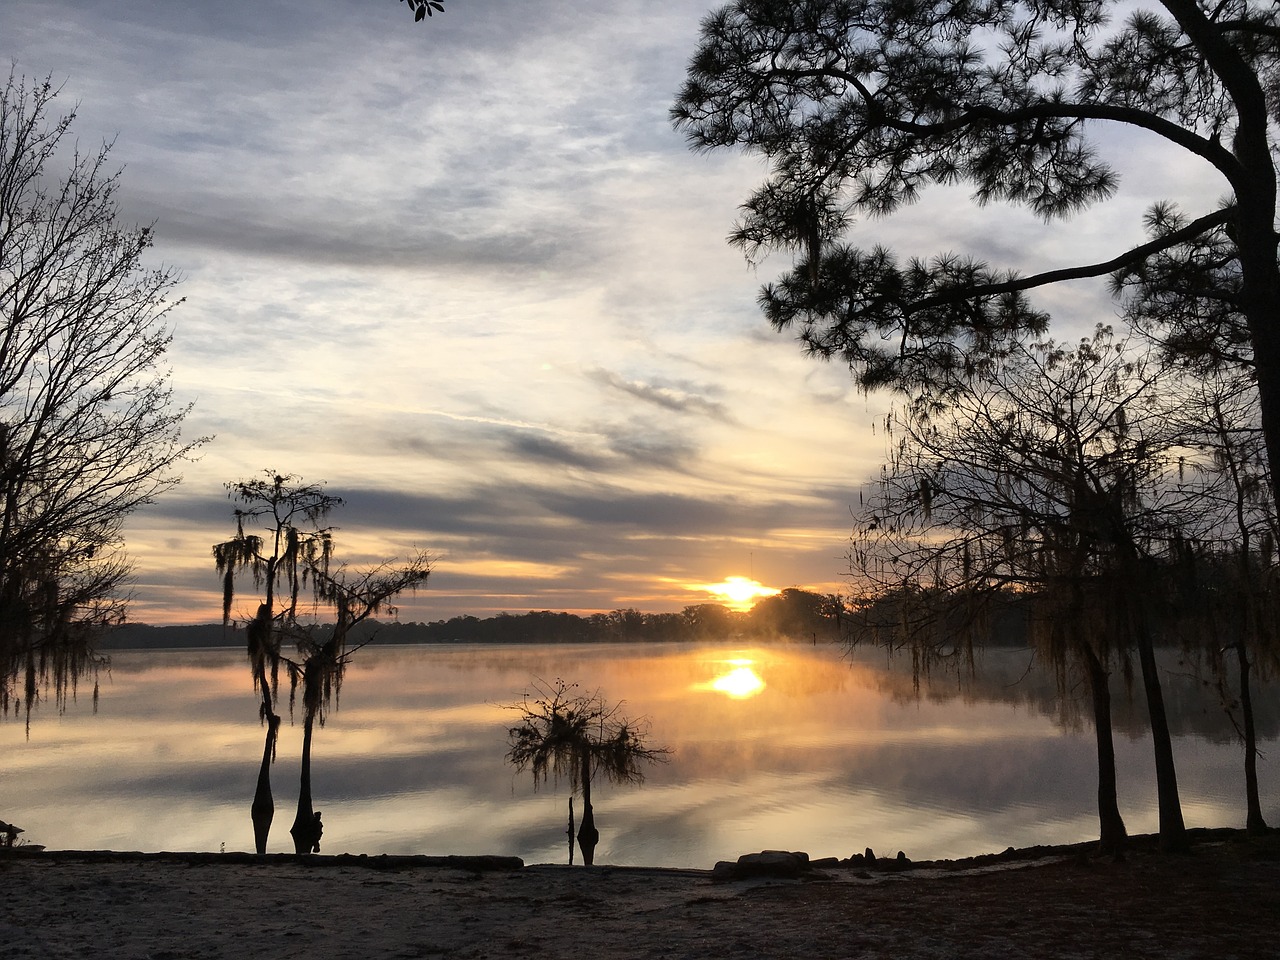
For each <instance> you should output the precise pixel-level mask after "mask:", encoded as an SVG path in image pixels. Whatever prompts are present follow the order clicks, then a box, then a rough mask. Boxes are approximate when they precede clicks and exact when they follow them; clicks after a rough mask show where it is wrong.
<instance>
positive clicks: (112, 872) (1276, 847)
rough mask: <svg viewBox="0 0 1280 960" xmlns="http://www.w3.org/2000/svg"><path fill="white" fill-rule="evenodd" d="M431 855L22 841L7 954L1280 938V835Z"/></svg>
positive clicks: (490, 953)
mask: <svg viewBox="0 0 1280 960" xmlns="http://www.w3.org/2000/svg"><path fill="white" fill-rule="evenodd" d="M477 866H488V867H492V866H494V864H493V863H487V864H486V863H483V862H482V863H476V862H473V861H465V860H458V861H456V862H451V861H441V860H435V861H428V860H426V859H425V858H416V859H415V858H381V857H370V858H352V857H311V858H306V859H303V860H299V859H297V858H293V857H286V856H272V857H269V858H266V859H265V860H262V861H258V860H256V859H255V858H252V857H250V856H246V855H230V854H228V855H225V856H220V855H217V854H204V855H181V854H161V855H140V854H133V855H127V854H76V853H67V852H59V853H45V854H32V855H21V856H0V885H2V886H0V889H2V890H3V896H2V898H0V900H2V902H0V956H4V957H5V958H9V960H27V958H33V960H34V958H40V960H51V958H64V957H65V958H77V960H80V958H87V957H111V958H120V960H142V958H148V960H178V958H184V960H185V958H191V960H195V958H200V960H220V958H227V960H232V958H234V960H243V958H246V957H270V958H294V957H296V958H310V960H328V958H364V957H370V958H378V960H397V958H413V957H468V958H469V957H475V958H485V957H503V958H506V957H538V958H550V960H555V958H562V957H563V958H568V957H574V958H592V957H607V958H624V960H627V958H655V960H656V958H666V960H677V958H699V960H701V958H707V957H735V958H736V957H742V958H747V957H750V958H756V957H778V958H815V957H892V958H895V960H914V958H926V957H927V958H942V957H958V958H967V957H974V958H978V957H982V958H991V960H1000V958H1014V957H1017V958H1027V957H1034V958H1049V960H1053V958H1071V960H1078V958H1086V957H1125V958H1147V957H1150V958H1161V960H1170V958H1175V960H1176V958H1194V957H1205V958H1210V957H1211V958H1213V960H1228V958H1263V957H1266V958H1275V957H1278V956H1280V836H1278V835H1276V834H1274V833H1273V834H1271V835H1269V836H1268V837H1264V838H1262V840H1246V839H1245V838H1243V837H1242V836H1241V835H1239V834H1235V833H1228V834H1224V833H1223V832H1222V831H1217V832H1215V834H1214V835H1213V836H1212V837H1206V838H1204V839H1202V840H1201V841H1200V842H1198V843H1197V845H1196V846H1195V848H1194V849H1193V852H1192V853H1190V854H1184V855H1178V856H1169V855H1161V854H1158V853H1156V852H1155V851H1154V849H1153V848H1152V847H1151V845H1150V844H1144V845H1140V848H1139V849H1138V850H1136V851H1134V852H1133V853H1131V854H1130V856H1129V857H1128V858H1126V860H1124V861H1123V862H1115V861H1113V860H1111V859H1108V858H1099V857H1096V856H1091V855H1088V854H1087V853H1085V852H1083V851H1081V850H1080V849H1070V850H1040V851H1034V852H1028V853H1027V855H1025V856H1023V857H1020V858H1013V859H999V858H996V859H994V860H993V861H991V862H988V863H973V862H969V863H963V862H962V863H957V864H933V865H930V866H928V867H925V868H920V869H911V870H904V871H895V872H885V873H881V872H878V871H871V870H866V869H862V868H855V867H836V868H831V869H822V870H817V871H814V872H813V873H811V874H809V875H807V877H806V879H801V880H776V879H759V878H756V879H740V880H734V881H730V882H716V881H714V880H713V879H712V877H711V874H710V872H702V871H687V870H682V871H675V870H647V869H635V868H609V867H593V868H582V867H575V868H569V867H562V866H527V867H523V868H516V869H511V868H501V864H498V866H499V867H500V868H499V869H475V868H474V867H477Z"/></svg>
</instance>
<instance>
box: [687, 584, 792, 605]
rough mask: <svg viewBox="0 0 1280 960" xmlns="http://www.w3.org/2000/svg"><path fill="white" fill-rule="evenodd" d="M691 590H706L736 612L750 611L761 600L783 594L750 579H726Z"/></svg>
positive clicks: (694, 587)
mask: <svg viewBox="0 0 1280 960" xmlns="http://www.w3.org/2000/svg"><path fill="white" fill-rule="evenodd" d="M691 589H694V590H705V591H707V593H709V594H711V595H712V596H713V597H715V598H716V599H717V600H719V601H720V602H721V603H724V604H725V605H727V606H730V607H732V608H734V609H735V610H748V609H750V607H751V606H752V604H754V603H755V602H756V601H757V600H759V599H760V598H762V597H773V596H777V595H778V594H779V593H781V592H782V591H780V590H776V589H774V588H773V587H766V586H765V585H764V584H762V583H761V582H760V581H759V580H752V579H750V578H749V577H725V578H724V581H723V582H721V583H702V584H696V585H694V586H693V587H691Z"/></svg>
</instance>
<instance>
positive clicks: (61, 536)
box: [0, 73, 203, 722]
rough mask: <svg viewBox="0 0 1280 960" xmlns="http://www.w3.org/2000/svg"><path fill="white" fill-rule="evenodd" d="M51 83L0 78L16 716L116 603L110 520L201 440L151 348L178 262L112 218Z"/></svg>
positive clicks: (70, 674) (109, 187) (2, 462)
mask: <svg viewBox="0 0 1280 960" xmlns="http://www.w3.org/2000/svg"><path fill="white" fill-rule="evenodd" d="M58 93H59V91H58V90H57V89H56V88H54V87H53V85H52V84H51V83H50V81H49V80H47V79H46V80H44V81H42V82H28V81H27V80H25V79H23V78H18V77H16V76H15V74H14V73H10V75H9V78H8V81H7V83H6V84H5V86H4V88H3V91H2V92H0V704H2V705H3V707H4V709H5V710H6V712H7V710H8V709H9V707H10V703H11V698H13V697H14V695H15V692H16V690H17V688H18V686H19V684H20V685H21V694H20V696H21V697H22V698H23V699H25V701H26V709H27V718H28V722H29V721H30V711H31V707H32V704H33V703H34V702H35V701H36V700H37V699H38V697H39V695H40V693H41V691H42V690H47V689H48V688H49V686H52V688H53V690H54V696H55V700H56V702H57V703H58V704H59V705H61V704H63V703H65V698H66V697H67V696H68V695H69V694H71V693H73V692H74V690H75V686H76V682H77V679H78V678H79V677H80V676H81V675H82V673H83V672H84V671H85V670H86V669H90V668H92V666H93V665H94V663H95V659H94V653H93V651H94V640H95V638H96V637H97V636H98V635H99V634H100V632H101V631H102V630H103V629H104V628H106V627H107V626H108V625H111V624H114V623H118V622H120V621H121V620H122V619H123V618H124V614H125V608H126V601H127V595H126V587H127V584H128V582H129V578H130V574H131V566H130V564H129V563H128V562H127V560H126V559H125V558H124V556H123V554H122V552H121V544H122V536H121V527H122V523H123V521H124V519H125V518H126V517H127V516H128V515H129V514H130V513H131V512H132V511H134V510H136V509H137V508H138V507H140V506H142V505H144V504H147V503H150V502H151V501H152V500H153V499H154V498H155V497H156V496H157V495H158V494H160V493H161V492H163V491H164V490H166V489H168V488H169V487H170V486H172V485H173V484H175V483H177V482H178V477H177V476H176V475H175V474H174V472H173V470H174V467H175V466H176V465H177V464H178V463H179V462H180V461H182V460H183V459H186V458H187V457H188V456H189V454H190V453H191V452H192V451H193V449H194V448H195V447H196V446H198V445H199V444H200V443H201V442H203V441H199V440H197V441H195V442H192V443H184V442H183V441H182V440H181V439H180V427H181V424H182V421H183V418H184V417H185V416H186V414H187V412H188V409H189V408H188V407H183V406H178V405H175V403H174V401H173V395H172V390H171V388H170V386H169V383H168V371H167V370H166V369H165V368H164V367H163V366H162V361H163V357H164V354H165V351H166V350H167V348H168V346H169V343H170V338H171V334H170V331H169V328H168V327H167V326H166V318H167V316H168V314H169V311H170V310H171V309H172V308H173V306H175V302H174V301H171V300H170V295H171V293H172V290H173V287H174V286H175V284H176V283H177V280H178V278H177V275H176V274H175V273H174V271H172V270H170V269H167V268H160V269H148V268H147V267H145V266H144V264H143V259H144V255H145V254H146V251H147V250H148V249H149V248H150V247H151V244H152V239H153V231H152V228H151V227H150V226H136V227H127V226H123V225H121V224H120V223H118V222H117V221H118V212H119V211H118V206H117V202H116V191H117V190H118V188H119V178H120V174H119V172H118V171H112V170H110V169H109V167H108V154H109V151H110V144H105V145H103V146H101V147H100V148H98V149H97V150H96V151H93V152H90V153H81V152H80V149H79V147H78V146H77V145H75V144H74V143H72V142H70V141H69V140H68V132H69V130H70V128H71V125H72V123H73V121H74V120H75V111H74V110H72V111H69V112H67V113H65V114H63V115H62V116H53V115H51V111H52V110H53V108H54V101H55V99H56V98H57V96H58ZM59 164H63V165H64V166H63V169H62V172H61V173H59V172H58V170H57V169H56V168H57V166H58V165H59ZM179 302H180V301H179ZM95 694H96V687H95Z"/></svg>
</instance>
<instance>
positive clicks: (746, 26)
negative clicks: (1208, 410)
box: [671, 0, 1280, 478]
mask: <svg viewBox="0 0 1280 960" xmlns="http://www.w3.org/2000/svg"><path fill="white" fill-rule="evenodd" d="M1155 7H1156V10H1155V11H1153V10H1151V9H1134V8H1133V7H1132V5H1130V4H1127V3H1124V2H1123V0H1045V2H1039V0H1037V2H1031V0H999V2H991V3H930V2H924V3H921V2H916V0H809V2H805V3H767V2H760V0H737V2H734V3H731V4H729V5H727V6H725V7H723V8H721V9H719V10H718V11H716V12H715V13H713V14H711V15H710V16H708V17H707V18H706V19H705V20H704V21H703V24H702V34H701V42H700V44H699V46H698V48H697V51H696V52H695V53H694V56H693V58H692V59H691V61H690V64H689V69H688V74H687V79H686V82H685V84H684V87H683V88H682V90H681V92H680V94H679V96H678V98H677V100H676V102H675V105H674V107H673V109H672V114H671V115H672V119H673V121H674V122H675V123H676V125H677V126H678V127H679V128H680V129H682V130H683V131H684V132H685V133H686V135H687V137H688V140H689V142H690V144H691V146H692V147H694V148H695V149H712V148H717V147H728V146H740V147H743V148H745V149H746V150H748V151H750V152H753V153H756V154H759V155H760V156H762V157H764V158H766V159H767V161H768V164H769V175H768V179H767V180H766V182H765V183H764V184H763V185H762V186H761V187H760V188H759V189H757V190H756V191H755V193H754V194H753V195H752V196H751V197H750V198H749V199H748V200H747V201H746V203H745V204H744V206H743V210H744V214H743V217H742V220H741V222H740V223H739V224H738V225H737V226H736V228H735V229H734V231H733V233H732V235H731V239H732V242H734V243H735V244H737V245H739V246H740V247H742V248H743V249H744V250H745V251H746V252H747V254H748V255H749V256H752V257H754V256H757V255H759V254H764V253H768V252H770V251H789V252H791V253H792V254H793V256H794V258H795V259H794V264H793V268H792V269H791V270H790V271H789V272H788V273H786V274H785V275H784V276H783V277H781V278H780V279H779V280H778V282H776V283H774V284H770V285H768V286H766V287H765V288H764V289H763V291H762V292H761V295H760V303H761V305H762V307H763V309H764V312H765V314H766V316H767V317H768V318H769V320H770V321H771V322H772V323H773V324H774V325H775V326H776V327H777V328H779V329H786V328H791V327H796V328H798V330H799V334H800V339H801V340H802V341H803V342H804V344H805V345H806V347H807V348H808V349H809V350H810V351H812V352H814V353H816V354H818V355H820V356H823V357H833V358H839V359H841V360H843V361H845V362H847V363H848V364H849V365H850V367H851V369H852V370H853V371H854V372H855V373H856V374H857V376H858V378H859V380H860V382H861V383H862V384H863V385H864V386H867V387H876V386H881V385H886V384H896V385H912V384H919V383H927V382H929V381H930V380H931V379H932V378H933V377H934V376H935V375H936V374H937V373H938V372H939V371H942V372H946V371H953V370H958V369H959V370H963V369H965V368H966V366H968V365H970V364H971V363H972V361H973V359H974V358H975V357H977V356H980V355H982V354H985V353H988V352H992V351H996V352H998V351H999V350H1000V349H1001V348H1002V346H1003V345H1004V344H1005V343H1006V342H1007V339H1008V337H1009V335H1010V334H1011V333H1012V332H1014V331H1020V330H1030V331H1042V330H1043V329H1044V325H1045V323H1046V322H1047V318H1046V317H1045V316H1044V314H1042V313H1040V312H1038V311H1036V310H1035V309H1033V308H1032V307H1031V305H1030V304H1029V302H1028V301H1027V300H1026V298H1025V294H1026V292H1027V291H1030V290H1033V289H1036V288H1039V287H1043V286H1047V285H1050V284H1058V283H1063V282H1068V281H1072V280H1077V279H1083V278H1089V277H1104V276H1107V275H1109V274H1114V273H1119V274H1120V275H1121V280H1120V282H1121V283H1122V284H1128V283H1135V284H1138V285H1142V284H1144V283H1148V282H1149V283H1151V284H1152V285H1154V289H1156V290H1157V291H1161V292H1163V293H1166V294H1167V295H1168V299H1170V300H1174V301H1180V300H1182V299H1183V298H1184V297H1185V296H1186V295H1188V293H1193V295H1194V297H1195V299H1196V300H1197V302H1198V303H1200V304H1201V305H1203V304H1206V303H1208V302H1210V301H1215V300H1216V301H1217V302H1218V303H1219V304H1220V305H1221V306H1220V309H1217V310H1214V311H1211V312H1210V313H1208V314H1206V315H1205V316H1204V317H1203V318H1202V319H1204V320H1205V321H1206V322H1204V323H1199V324H1195V325H1192V327H1190V328H1188V330H1187V331H1185V332H1187V333H1191V332H1195V333H1198V334H1199V335H1200V337H1199V339H1197V338H1196V337H1194V336H1186V337H1183V338H1180V340H1179V341H1177V342H1178V343H1179V345H1180V346H1181V347H1184V348H1187V349H1211V350H1216V351H1220V352H1230V351H1231V350H1232V349H1233V348H1236V347H1238V346H1239V345H1240V343H1241V340H1240V339H1239V337H1240V336H1243V342H1245V343H1246V344H1247V347H1248V349H1249V351H1250V352H1251V353H1252V359H1253V362H1254V364H1255V365H1256V371H1257V382H1258V389H1259V395H1260V407H1261V420H1262V427H1263V430H1264V433H1265V436H1266V441H1267V449H1268V460H1269V466H1270V472H1271V476H1272V477H1273V478H1280V337H1278V336H1276V330H1277V328H1278V327H1280V263H1278V262H1277V243H1278V238H1277V234H1276V230H1275V223H1276V216H1277V174H1276V158H1277V156H1278V154H1277V151H1276V147H1277V142H1276V131H1277V125H1276V122H1275V121H1276V119H1277V118H1278V117H1280V97H1278V96H1277V90H1280V8H1278V7H1277V6H1276V4H1275V3H1274V2H1267V0H1224V2H1221V3H1212V4H1209V3H1202V2H1198V0H1158V3H1157V4H1156V5H1155ZM1113 18H1115V19H1113ZM1119 18H1124V19H1123V21H1120V22H1117V21H1118V20H1119ZM1107 128H1111V129H1117V128H1118V129H1122V130H1129V131H1139V130H1140V131H1143V132H1144V133H1145V134H1147V135H1151V136H1153V137H1154V138H1157V139H1158V141H1159V142H1160V143H1161V144H1162V145H1163V146H1164V148H1165V149H1166V152H1167V154H1168V155H1169V156H1170V158H1171V159H1173V160H1175V161H1180V160H1181V159H1183V158H1188V159H1190V158H1194V159H1195V160H1196V161H1198V162H1202V163H1203V164H1205V167H1206V169H1210V170H1213V171H1214V172H1216V173H1217V174H1218V176H1219V177H1220V178H1221V183H1222V186H1223V189H1224V190H1225V191H1226V192H1227V194H1228V196H1227V198H1226V200H1225V201H1223V202H1222V204H1221V205H1220V206H1218V207H1217V208H1216V209H1206V210H1203V211H1199V212H1196V213H1194V214H1192V215H1190V216H1187V217H1182V216H1174V215H1173V214H1172V212H1171V210H1170V208H1169V207H1168V205H1160V206H1158V207H1157V208H1155V210H1153V211H1152V213H1151V214H1150V216H1149V224H1151V223H1153V224H1154V225H1155V228H1154V229H1152V230H1150V237H1149V239H1147V240H1146V241H1145V242H1142V243H1137V244H1134V245H1132V246H1128V247H1127V248H1125V249H1120V250H1117V251H1114V252H1113V253H1112V254H1111V255H1109V256H1107V257H1106V258H1105V259H1100V260H1098V261H1096V262H1093V263H1082V264H1075V265H1069V266H1064V267H1061V268H1050V269H1046V270H1044V271H1043V272H1039V273H1035V274H1032V275H1018V274H1015V273H1012V272H1008V271H1004V270H1001V269H999V268H998V267H993V266H991V265H989V264H987V263H986V262H983V261H982V260H980V259H977V258H972V257H964V256H958V255H952V254H944V255H940V256H936V257H934V258H932V259H928V258H916V259H911V260H909V261H906V262H902V261H900V260H899V259H898V258H897V257H896V256H895V255H894V254H893V253H892V252H890V251H888V250H886V249H884V248H882V247H872V248H870V249H866V248H860V247H856V246H853V245H850V244H849V243H847V242H846V238H847V237H848V236H850V235H852V234H853V232H854V230H855V218H856V217H858V216H859V215H862V216H865V217H868V218H874V217H881V216H887V215H891V214H893V213H894V212H895V211H896V210H898V209H900V208H901V207H903V206H905V205H907V204H910V203H912V202H913V201H915V200H916V199H917V197H918V196H919V195H920V193H921V191H922V190H923V189H924V188H925V187H926V186H928V185H929V184H951V183H957V182H965V183H968V184H970V185H972V187H973V195H972V196H973V199H974V202H975V204H976V205H978V206H985V205H988V204H991V203H1009V204H1015V205H1022V206H1026V207H1028V208H1029V209H1030V210H1031V211H1033V212H1034V213H1036V214H1037V215H1039V216H1040V217H1042V218H1044V219H1045V220H1046V221H1052V220H1058V219H1062V218H1065V217H1067V216H1069V215H1071V214H1074V213H1076V212H1077V211H1079V210H1080V209H1082V208H1084V207H1086V206H1089V205H1091V204H1094V203H1097V202H1099V201H1103V200H1106V199H1107V198H1109V197H1110V196H1112V195H1113V194H1114V193H1115V191H1116V189H1117V184H1118V177H1117V175H1116V173H1115V171H1114V170H1113V169H1112V168H1111V167H1109V166H1108V165H1107V164H1106V162H1105V161H1104V160H1103V159H1101V158H1100V155H1099V143H1100V142H1099V141H1098V140H1095V139H1092V136H1095V135H1096V134H1097V133H1098V132H1099V131H1102V130H1104V129H1107ZM862 229H864V228H862ZM1188 245H1189V246H1190V247H1193V248H1196V249H1197V250H1198V251H1199V253H1204V252H1205V251H1206V250H1209V249H1212V250H1213V252H1214V253H1215V254H1216V255H1215V256H1207V257H1206V256H1200V255H1199V253H1197V254H1196V255H1192V254H1191V253H1189V252H1188V250H1187V247H1188ZM1162 258H1164V262H1163V263H1161V262H1160V261H1161V260H1162ZM1149 267H1150V269H1148V268H1149ZM1225 318H1232V322H1230V323H1227V324H1223V323H1221V322H1219V321H1222V320H1223V319H1225Z"/></svg>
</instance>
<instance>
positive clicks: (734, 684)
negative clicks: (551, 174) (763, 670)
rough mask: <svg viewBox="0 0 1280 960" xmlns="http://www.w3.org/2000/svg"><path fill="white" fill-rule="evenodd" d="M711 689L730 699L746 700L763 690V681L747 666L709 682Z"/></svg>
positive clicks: (737, 668)
mask: <svg viewBox="0 0 1280 960" xmlns="http://www.w3.org/2000/svg"><path fill="white" fill-rule="evenodd" d="M711 689H712V690H716V691H718V692H720V693H723V694H726V695H727V696H729V697H732V698H733V699H734V700H746V699H747V698H748V697H754V696H755V695H756V694H758V693H760V692H761V691H763V690H764V681H763V680H761V679H760V675H759V674H758V673H756V672H755V671H754V670H752V669H751V668H750V667H749V666H741V667H734V668H733V669H732V670H730V671H729V672H728V673H726V674H723V675H722V676H719V677H716V678H715V679H714V680H712V681H711Z"/></svg>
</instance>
